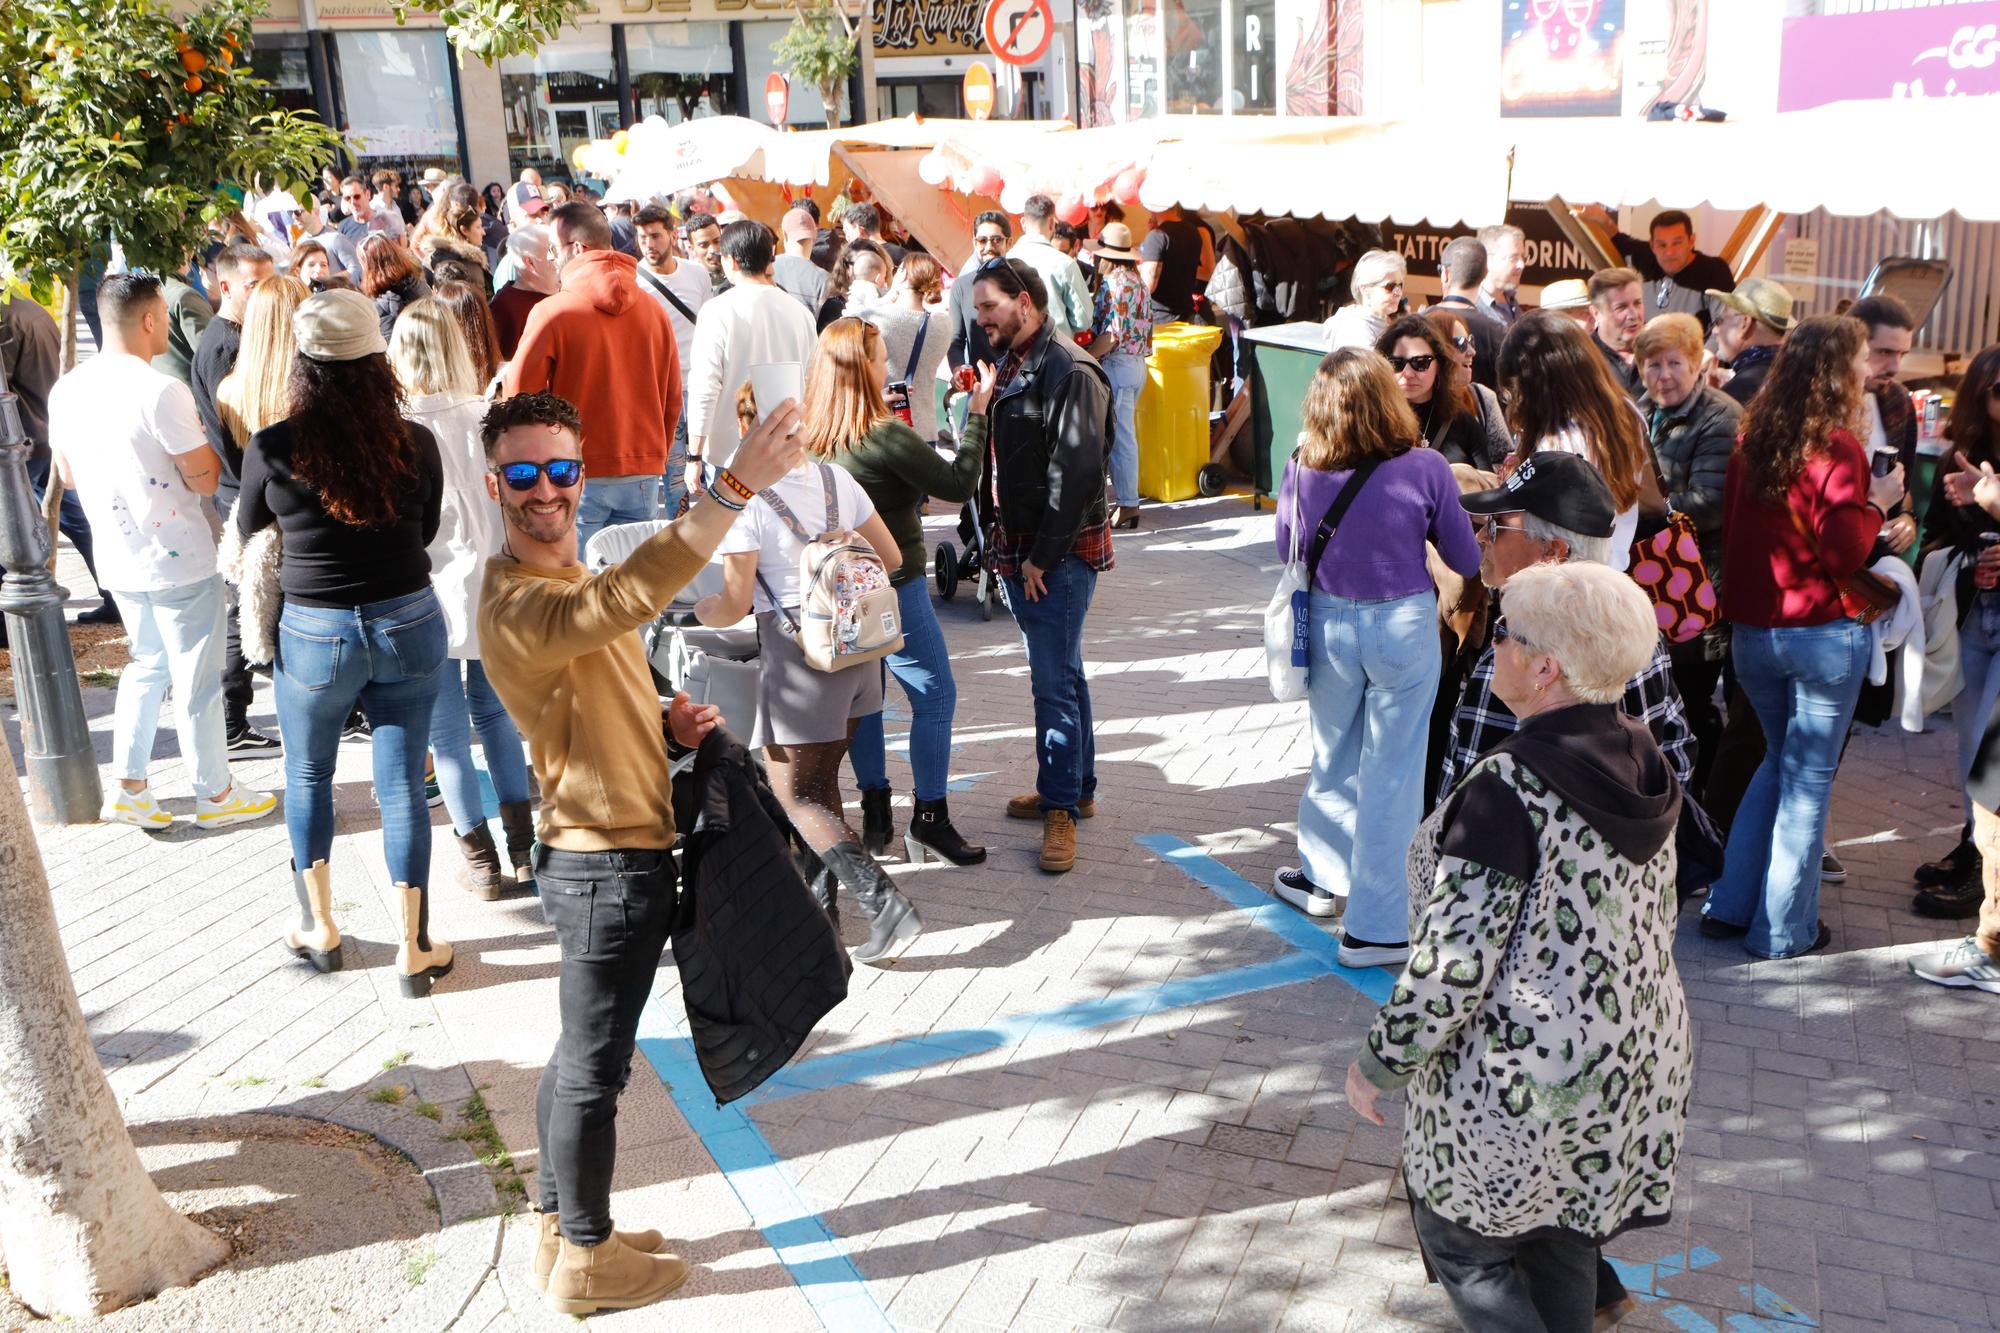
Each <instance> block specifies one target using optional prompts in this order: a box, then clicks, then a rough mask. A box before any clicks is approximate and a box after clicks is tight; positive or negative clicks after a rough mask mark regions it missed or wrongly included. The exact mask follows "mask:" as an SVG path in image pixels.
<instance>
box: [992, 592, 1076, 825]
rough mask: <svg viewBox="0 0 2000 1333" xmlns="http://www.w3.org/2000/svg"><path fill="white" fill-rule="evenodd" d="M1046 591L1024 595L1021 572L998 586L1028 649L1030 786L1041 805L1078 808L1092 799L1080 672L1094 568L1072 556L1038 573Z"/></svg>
mask: <svg viewBox="0 0 2000 1333" xmlns="http://www.w3.org/2000/svg"><path fill="white" fill-rule="evenodd" d="M1042 583H1043V585H1044V589H1045V591H1044V592H1043V593H1042V595H1041V597H1040V598H1039V599H1037V600H1035V601H1032V602H1031V601H1029V600H1028V597H1027V593H1026V591H1025V590H1024V589H1023V588H1022V586H1021V576H1020V575H1019V574H1008V575H1005V576H1004V577H1002V578H1001V580H1000V592H1001V595H1002V596H1003V597H1005V598H1006V600H1007V609H1008V610H1009V611H1011V612H1012V613H1013V615H1014V623H1015V624H1017V625H1019V626H1020V627H1021V640H1022V642H1023V643H1024V644H1026V646H1027V649H1028V689H1029V691H1030V692H1031V693H1032V694H1033V695H1034V697H1035V792H1036V794H1037V795H1039V796H1040V797H1041V798H1042V808H1043V809H1044V810H1067V811H1069V812H1070V814H1071V815H1072V816H1074V815H1075V814H1076V806H1077V802H1078V801H1083V800H1095V799H1096V797H1097V738H1096V737H1095V736H1094V735H1092V734H1091V726H1090V684H1089V682H1088V681H1087V680H1085V679H1084V674H1083V618H1084V616H1086V615H1087V614H1089V612H1090V597H1091V594H1092V593H1094V592H1095V591H1096V590H1097V571H1096V570H1094V569H1092V568H1091V567H1090V566H1089V565H1086V564H1085V563H1083V561H1081V560H1079V559H1077V558H1076V557H1075V556H1073V555H1069V556H1064V557H1063V561H1062V563H1061V564H1059V565H1057V566H1056V567H1055V568H1054V569H1050V570H1046V571H1044V572H1043V574H1042Z"/></svg>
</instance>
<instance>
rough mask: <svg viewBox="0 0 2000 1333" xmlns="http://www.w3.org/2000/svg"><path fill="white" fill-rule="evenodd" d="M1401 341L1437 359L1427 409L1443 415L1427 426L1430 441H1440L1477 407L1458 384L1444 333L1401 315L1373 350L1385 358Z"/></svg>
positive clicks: (1417, 317) (1424, 321)
mask: <svg viewBox="0 0 2000 1333" xmlns="http://www.w3.org/2000/svg"><path fill="white" fill-rule="evenodd" d="M1405 338H1414V339H1416V340H1417V341H1418V342H1420V343H1422V344H1424V346H1426V347H1428V348H1430V349H1431V355H1432V356H1434V357H1436V358H1437V362H1436V368H1437V369H1436V373H1437V378H1436V379H1434V380H1432V381H1431V406H1432V407H1434V408H1439V409H1442V412H1443V415H1442V416H1441V417H1439V419H1438V420H1436V421H1433V422H1432V423H1431V432H1430V438H1431V439H1433V440H1442V439H1443V438H1444V437H1445V436H1446V435H1447V434H1449V433H1450V432H1451V427H1452V423H1453V422H1455V421H1457V420H1458V419H1459V418H1460V417H1462V416H1474V415H1476V414H1477V413H1478V411H1479V404H1478V403H1476V402H1474V401H1473V398H1472V385H1471V384H1470V383H1463V384H1462V383H1460V382H1459V369H1458V357H1457V356H1456V355H1454V354H1453V352H1452V349H1451V343H1450V342H1448V341H1447V340H1446V339H1445V336H1444V331H1443V330H1441V329H1439V328H1438V326H1437V325H1436V324H1434V323H1432V322H1431V321H1430V320H1428V319H1426V318H1424V317H1423V316H1422V315H1402V316H1399V317H1398V318H1396V319H1393V320H1391V321H1390V322H1389V327H1388V328H1386V329H1384V330H1382V336H1381V337H1379V338H1377V339H1376V340H1375V350H1376V351H1378V352H1380V353H1381V354H1382V355H1383V356H1388V355H1390V354H1391V353H1393V352H1394V351H1395V350H1396V344H1397V343H1399V342H1401V341H1402V340H1403V339H1405ZM1412 406H1413V408H1414V404H1413V405H1412Z"/></svg>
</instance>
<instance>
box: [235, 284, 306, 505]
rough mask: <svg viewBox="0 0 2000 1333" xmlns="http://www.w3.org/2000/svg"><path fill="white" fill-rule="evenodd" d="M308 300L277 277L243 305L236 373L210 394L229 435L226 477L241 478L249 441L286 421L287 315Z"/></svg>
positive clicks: (291, 350)
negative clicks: (260, 432) (259, 432)
mask: <svg viewBox="0 0 2000 1333" xmlns="http://www.w3.org/2000/svg"><path fill="white" fill-rule="evenodd" d="M311 294H312V293H311V292H310V291H309V290H308V289H307V287H306V284H305V283H303V282H301V281H300V280H299V279H297V278H294V277H290V276H288V275H279V276H275V277H270V278H266V279H264V281H262V282H260V283H258V284H257V285H256V287H254V288H252V289H251V292H250V297H249V299H248V300H247V301H246V302H245V303H244V307H243V341H242V343H241V344H240V346H239V347H238V349H237V352H236V368H235V369H234V370H232V371H230V372H229V373H228V374H227V375H225V376H223V379H222V383H221V384H219V385H217V386H216V390H215V410H216V414H217V415H218V416H220V417H221V418H222V427H223V429H224V430H225V431H227V432H228V435H229V438H228V440H226V441H223V442H222V443H223V447H224V448H225V449H227V450H229V451H230V454H231V457H230V458H229V459H228V460H227V461H228V463H229V465H230V473H231V475H232V476H238V477H240V476H242V475H243V449H244V447H245V446H246V445H248V444H249V443H250V437H251V436H252V435H255V434H256V433H257V432H258V431H260V430H262V429H264V427H266V426H268V425H270V424H272V423H273V422H277V421H283V420H284V419H285V418H286V417H287V416H289V415H291V410H292V406H291V403H292V398H291V395H292V366H293V364H294V363H295V362H296V361H297V360H298V355H299V348H298V343H297V342H295V341H294V340H293V338H292V315H293V313H294V312H296V311H297V310H298V308H299V306H300V304H302V303H303V302H304V301H305V299H306V297H308V296H310V295H311Z"/></svg>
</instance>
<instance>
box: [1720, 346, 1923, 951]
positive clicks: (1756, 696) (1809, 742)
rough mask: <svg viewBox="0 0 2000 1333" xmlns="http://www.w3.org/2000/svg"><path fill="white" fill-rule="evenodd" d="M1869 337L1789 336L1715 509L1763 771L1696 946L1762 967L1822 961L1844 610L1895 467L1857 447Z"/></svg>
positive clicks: (1895, 487) (1859, 660)
mask: <svg viewBox="0 0 2000 1333" xmlns="http://www.w3.org/2000/svg"><path fill="white" fill-rule="evenodd" d="M1867 376H1868V330H1867V327H1866V326H1865V325H1863V324H1862V323H1861V322H1860V321H1859V320H1856V319H1850V318H1848V317H1847V316H1845V315H1819V316H1815V317H1814V318H1812V319H1809V320H1806V321H1805V322H1804V323H1802V324H1800V325H1799V326H1798V327H1797V328H1795V329H1793V330H1792V331H1791V333H1789V334H1787V335H1786V337H1785V341H1784V345H1783V346H1782V347H1780V348H1779V349H1778V359H1777V360H1776V361H1775V362H1773V363H1772V366H1771V376H1770V378H1769V379H1768V380H1766V381H1765V383H1764V387H1763V389H1762V390H1761V391H1760V392H1759V393H1758V394H1757V396H1756V398H1754V399H1752V400H1751V402H1750V407H1749V410H1748V411H1747V412H1745V413H1744V417H1743V435H1742V438H1741V439H1740V440H1738V442H1737V445H1736V452H1735V453H1734V454H1732V455H1731V456H1730V459H1729V477H1728V481H1727V483H1726V488H1725V491H1724V498H1723V513H1722V549H1723V564H1724V567H1725V568H1727V569H1728V571H1729V574H1728V577H1727V578H1726V579H1724V580H1723V584H1722V614H1723V617H1724V618H1725V619H1727V620H1728V621H1729V622H1730V624H1731V627H1732V633H1731V641H1730V650H1731V654H1732V657H1733V660H1734V661H1735V664H1736V679H1737V681H1738V682H1739V683H1740V684H1741V685H1742V687H1743V693H1744V694H1745V695H1746V696H1748V698H1749V700H1750V706H1751V707H1752V708H1754V709H1755V710H1756V712H1757V720H1758V722H1759V723H1761V724H1762V725H1763V728H1764V740H1765V745H1766V750H1765V754H1764V762H1763V763H1761V764H1760V765H1758V767H1757V774H1756V776H1755V777H1753V778H1752V779H1751V780H1750V787H1749V790H1748V791H1746V792H1745V793H1744V794H1743V802H1742V804H1741V805H1739V806H1738V807H1737V810H1736V818H1735V820H1734V821H1733V822H1732V823H1731V824H1730V826H1729V851H1728V855H1727V856H1726V857H1725V858H1724V862H1723V869H1722V878H1721V879H1719V880H1717V881H1716V882H1715V884H1714V886H1713V887H1711V888H1710V889H1709V893H1708V905H1707V906H1706V907H1705V908H1704V909H1703V915H1702V931H1703V933H1704V934H1707V935H1710V936H1715V937H1724V938H1740V939H1741V940H1742V942H1743V947H1744V949H1746V950H1747V951H1748V952H1749V953H1751V954H1752V955H1753V956H1755V957H1759V958H1794V957H1797V956H1798V955H1800V954H1806V953H1812V952H1814V951H1815V950H1818V949H1823V948H1825V947H1826V946H1827V944H1828V943H1829V942H1830V941H1831V939H1832V934H1831V932H1830V931H1828V930H1827V928H1826V927H1825V926H1824V925H1822V924H1821V923H1820V920H1819V885H1820V854H1821V852H1822V851H1823V850H1824V839H1825V835H1826V811H1827V804H1828V801H1829V799H1830V797H1831V796H1832V793H1833V777H1834V773H1835V771H1836V770H1837V769H1838V768H1839V766H1840V751H1841V745H1842V742H1843V741H1844V740H1845V739H1846V736H1847V726H1848V723H1849V721H1850V720H1851V719H1852V718H1853V716H1854V703H1855V700H1856V699H1857V698H1858V697H1859V696H1860V693H1861V682H1862V679H1863V677H1864V676H1865V675H1866V673H1867V670H1868V655H1869V643H1868V630H1867V628H1866V627H1865V626H1863V625H1862V624H1861V623H1860V622H1859V621H1857V620H1855V619H1854V618H1853V617H1852V616H1851V615H1850V614H1849V611H1848V607H1847V605H1846V602H1847V597H1846V585H1847V583H1848V581H1849V580H1850V579H1851V578H1852V577H1853V576H1854V574H1855V573H1856V572H1857V571H1858V570H1860V569H1861V567H1862V565H1863V564H1864V563H1866V561H1867V559H1868V556H1869V552H1870V551H1871V549H1872V548H1873V547H1874V545H1875V538H1876V536H1877V535H1878V534H1879V533H1880V532H1881V530H1882V521H1883V516H1884V514H1885V513H1886V511H1887V509H1888V507H1889V506H1890V505H1893V504H1894V503H1896V501H1897V500H1899V499H1901V498H1902V494H1903V469H1902V466H1901V465H1900V464H1897V465H1894V466H1892V467H1891V468H1890V469H1889V472H1888V475H1886V476H1880V477H1875V476H1871V475H1870V473H1869V466H1868V457H1867V454H1866V453H1865V451H1864V450H1863V449H1862V446H1861V441H1860V440H1859V439H1858V438H1856V435H1855V426H1856V424H1857V423H1858V422H1859V421H1860V420H1861V411H1862V386H1863V384H1864V383H1865V382H1866V379H1867Z"/></svg>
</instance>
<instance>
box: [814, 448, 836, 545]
mask: <svg viewBox="0 0 2000 1333" xmlns="http://www.w3.org/2000/svg"><path fill="white" fill-rule="evenodd" d="M818 466H819V488H820V489H821V490H822V491H825V492H826V530H827V531H828V532H839V531H840V498H839V497H838V496H836V495H835V494H834V493H833V464H831V463H821V464H819V465H818Z"/></svg>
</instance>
